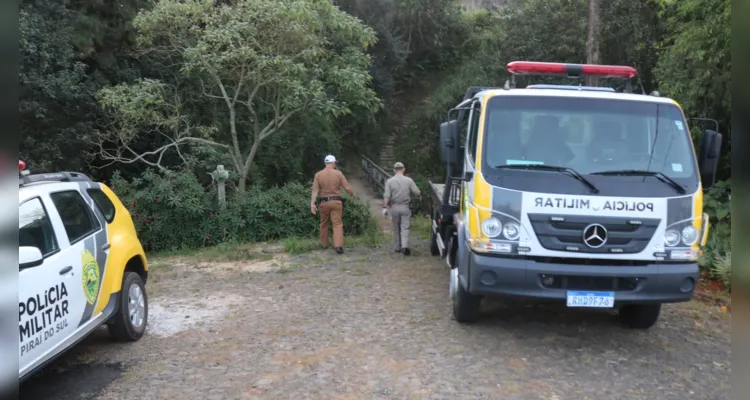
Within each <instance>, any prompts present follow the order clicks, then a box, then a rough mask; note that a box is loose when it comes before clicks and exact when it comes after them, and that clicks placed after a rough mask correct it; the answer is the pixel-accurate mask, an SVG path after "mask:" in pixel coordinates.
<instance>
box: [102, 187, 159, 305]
mask: <svg viewBox="0 0 750 400" xmlns="http://www.w3.org/2000/svg"><path fill="white" fill-rule="evenodd" d="M101 189H102V192H104V194H106V195H107V197H109V199H110V200H111V201H112V204H114V206H115V218H114V220H113V221H112V222H111V223H109V224H108V225H107V236H108V237H109V244H110V248H109V256H108V257H107V265H106V266H105V267H104V274H103V275H104V276H103V277H102V282H103V283H102V290H101V291H99V299H98V300H97V302H96V307H95V308H94V314H93V315H97V314H99V313H101V312H102V310H104V307H106V306H107V302H108V301H109V299H110V296H111V295H112V294H113V293H117V292H119V291H120V290H121V288H122V276H123V274H124V273H125V266H126V265H127V263H128V261H129V260H130V259H131V258H133V257H134V256H137V257H140V258H141V260H142V261H143V265H144V268H145V269H146V271H148V265H147V264H146V254H145V252H144V251H143V247H142V246H141V242H140V241H139V240H138V234H137V233H136V231H135V225H134V224H133V219H132V218H131V216H130V212H129V211H128V209H127V208H125V205H124V204H122V202H121V201H120V199H119V198H118V197H117V196H116V195H115V194H114V192H112V190H111V189H110V188H108V187H107V186H106V185H104V184H102V185H101Z"/></svg>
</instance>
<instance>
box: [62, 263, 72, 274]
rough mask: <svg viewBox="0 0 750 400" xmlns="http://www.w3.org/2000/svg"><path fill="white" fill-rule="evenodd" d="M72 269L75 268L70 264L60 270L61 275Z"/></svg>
mask: <svg viewBox="0 0 750 400" xmlns="http://www.w3.org/2000/svg"><path fill="white" fill-rule="evenodd" d="M72 270H73V267H71V266H70V265H69V266H67V267H65V268H63V269H61V270H60V275H65V274H67V273H68V272H70V271H72Z"/></svg>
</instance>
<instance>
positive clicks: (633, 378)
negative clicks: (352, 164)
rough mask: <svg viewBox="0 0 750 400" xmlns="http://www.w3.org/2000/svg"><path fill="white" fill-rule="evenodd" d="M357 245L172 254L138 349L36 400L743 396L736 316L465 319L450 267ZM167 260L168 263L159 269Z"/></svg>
mask: <svg viewBox="0 0 750 400" xmlns="http://www.w3.org/2000/svg"><path fill="white" fill-rule="evenodd" d="M415 241H416V243H415V245H414V246H413V247H414V252H413V255H412V256H411V257H404V256H402V255H399V254H395V253H393V252H392V251H391V247H390V246H388V245H385V246H382V247H381V248H378V249H372V248H361V249H347V252H346V253H345V254H344V255H341V256H338V255H336V254H334V253H333V251H330V250H329V251H322V252H313V253H307V254H303V255H297V256H290V255H286V254H281V255H276V256H274V257H275V258H274V259H273V260H268V259H266V260H263V261H257V260H256V261H247V262H232V263H228V262H225V263H210V262H209V263H204V262H199V261H196V260H194V259H182V260H180V259H172V260H169V262H168V263H167V264H166V265H164V266H160V267H158V268H156V269H155V270H154V271H153V272H152V275H151V276H152V279H151V281H150V282H149V291H150V307H151V315H150V325H149V330H148V333H147V335H146V336H145V337H144V338H143V339H142V340H141V341H139V342H137V343H133V344H125V345H118V344H113V343H110V341H109V338H108V337H107V333H106V330H105V331H103V332H102V333H101V334H97V335H95V336H94V337H92V338H90V339H89V340H87V341H86V342H85V343H83V344H82V345H80V346H78V347H77V348H76V349H75V350H74V351H73V352H71V353H69V354H68V355H66V356H65V357H63V358H62V359H61V360H60V361H59V362H57V363H56V364H55V365H53V366H51V367H50V368H49V369H48V370H46V371H43V372H42V373H40V374H38V375H37V376H36V377H35V378H34V379H33V380H32V381H30V382H29V383H28V384H26V385H25V386H24V387H23V388H22V398H24V399H35V398H39V399H46V398H55V399H61V400H67V399H76V400H80V399H97V400H119V399H126V398H133V399H144V400H147V399H295V400H296V399H379V398H392V399H509V400H510V399H556V400H563V399H574V400H583V399H596V400H603V399H612V400H614V399H653V398H658V399H729V388H730V386H729V377H730V372H731V370H730V338H729V317H728V315H727V314H726V313H722V312H721V311H720V310H719V309H717V308H713V307H709V306H706V305H703V304H700V303H690V304H681V305H673V306H666V307H665V309H664V312H663V316H662V319H661V320H660V322H659V323H658V325H657V326H656V327H654V328H653V329H651V330H650V331H646V332H640V331H632V330H626V329H624V328H621V327H620V325H619V324H618V321H617V319H616V317H615V316H614V315H613V314H608V313H603V312H571V311H569V310H566V309H564V307H532V306H529V305H524V304H508V303H490V304H486V305H485V308H484V314H485V316H484V319H483V321H482V322H481V323H478V324H476V325H460V324H458V323H456V322H455V321H453V320H452V319H451V303H450V299H449V297H448V273H447V267H446V266H445V264H443V263H442V262H440V261H439V260H437V259H436V258H433V257H431V256H430V255H429V253H428V251H427V243H426V241H425V240H424V239H416V240H415ZM159 262H160V263H164V262H165V261H164V260H160V261H159Z"/></svg>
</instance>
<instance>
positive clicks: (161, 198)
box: [110, 171, 375, 251]
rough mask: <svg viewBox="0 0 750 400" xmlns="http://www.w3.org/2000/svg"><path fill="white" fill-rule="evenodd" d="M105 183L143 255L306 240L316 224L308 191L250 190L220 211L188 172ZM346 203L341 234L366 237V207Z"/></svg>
mask: <svg viewBox="0 0 750 400" xmlns="http://www.w3.org/2000/svg"><path fill="white" fill-rule="evenodd" d="M110 183H111V187H112V190H114V191H115V193H117V195H118V196H119V197H120V199H121V200H122V201H123V203H125V205H126V207H127V208H128V209H129V210H130V213H131V215H132V216H133V220H134V222H135V226H136V230H137V231H138V235H139V238H140V240H141V243H142V244H143V246H144V248H146V250H147V251H164V250H175V249H181V248H199V247H205V246H212V245H216V244H220V243H229V242H256V241H267V240H276V239H282V238H289V237H310V236H313V235H317V234H318V231H319V228H318V223H319V219H318V217H317V216H314V215H312V214H311V213H310V185H301V184H298V183H294V184H288V185H286V186H283V187H273V188H270V189H267V190H262V189H261V188H260V187H258V186H252V187H250V188H248V190H247V191H246V192H245V193H244V194H242V195H238V196H235V197H233V198H229V199H227V206H226V208H225V209H221V208H220V207H219V204H218V200H217V198H216V194H215V190H211V191H209V190H207V189H206V188H204V187H203V186H202V185H201V184H200V182H199V181H198V178H197V177H196V176H195V175H194V174H193V173H191V172H177V173H165V174H160V173H155V172H153V171H146V172H145V173H144V174H143V175H142V177H141V178H138V179H134V180H132V181H131V182H128V181H126V180H125V179H123V178H122V177H121V176H120V175H119V174H115V176H114V177H113V178H112V180H111V182H110ZM345 197H347V201H346V205H345V206H344V229H345V232H346V234H347V235H361V234H365V233H370V231H371V230H372V229H373V228H374V227H375V223H374V220H373V217H372V215H371V213H370V208H369V206H368V205H367V204H366V203H365V202H364V201H362V200H360V199H358V198H351V197H348V196H345Z"/></svg>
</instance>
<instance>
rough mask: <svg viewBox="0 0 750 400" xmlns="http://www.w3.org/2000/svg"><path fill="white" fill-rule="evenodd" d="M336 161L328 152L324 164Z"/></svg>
mask: <svg viewBox="0 0 750 400" xmlns="http://www.w3.org/2000/svg"><path fill="white" fill-rule="evenodd" d="M332 162H336V157H334V156H333V155H332V154H329V155H327V156H326V164H328V163H332Z"/></svg>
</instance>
